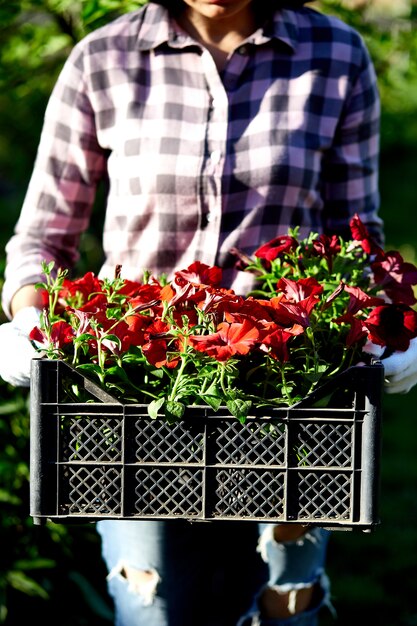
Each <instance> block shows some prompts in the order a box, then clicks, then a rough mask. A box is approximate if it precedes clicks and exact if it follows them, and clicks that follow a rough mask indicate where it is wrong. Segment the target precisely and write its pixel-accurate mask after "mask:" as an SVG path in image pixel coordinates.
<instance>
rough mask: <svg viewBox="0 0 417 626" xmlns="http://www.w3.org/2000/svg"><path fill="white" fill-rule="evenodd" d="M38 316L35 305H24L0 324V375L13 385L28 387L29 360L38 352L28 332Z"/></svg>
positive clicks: (36, 323)
mask: <svg viewBox="0 0 417 626" xmlns="http://www.w3.org/2000/svg"><path fill="white" fill-rule="evenodd" d="M40 316H41V311H40V310H39V309H37V308H36V307H34V306H29V307H24V308H23V309H20V311H18V312H17V313H16V315H15V316H14V318H13V320H12V321H11V322H6V323H5V324H1V325H0V376H1V377H2V378H3V380H5V381H6V382H7V383H10V384H11V385H13V386H14V387H29V383H30V367H31V361H32V359H33V357H34V356H36V355H37V354H38V352H37V351H36V349H35V348H34V347H33V346H32V344H31V342H30V340H29V333H30V331H31V330H32V328H34V326H38V325H39V320H40Z"/></svg>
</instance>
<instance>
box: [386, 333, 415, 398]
mask: <svg viewBox="0 0 417 626" xmlns="http://www.w3.org/2000/svg"><path fill="white" fill-rule="evenodd" d="M382 364H383V366H384V372H385V391H386V392H387V393H407V392H408V391H410V389H411V388H412V387H414V385H416V384H417V337H415V338H414V339H411V341H410V345H409V347H408V348H407V350H405V351H404V352H400V351H396V352H394V353H393V354H391V356H388V357H387V358H386V359H384V358H382Z"/></svg>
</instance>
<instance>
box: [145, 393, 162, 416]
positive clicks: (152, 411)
mask: <svg viewBox="0 0 417 626" xmlns="http://www.w3.org/2000/svg"><path fill="white" fill-rule="evenodd" d="M164 403H165V398H158V399H157V400H152V402H150V403H149V404H148V414H149V416H150V417H152V419H156V418H157V417H158V414H159V411H160V409H161V408H162V407H163V406H164Z"/></svg>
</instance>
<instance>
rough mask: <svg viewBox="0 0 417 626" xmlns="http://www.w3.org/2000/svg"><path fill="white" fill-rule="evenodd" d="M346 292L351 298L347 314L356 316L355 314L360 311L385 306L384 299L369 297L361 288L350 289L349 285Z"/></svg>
mask: <svg viewBox="0 0 417 626" xmlns="http://www.w3.org/2000/svg"><path fill="white" fill-rule="evenodd" d="M345 291H347V293H348V294H349V296H350V297H349V304H348V308H347V312H348V313H351V314H352V315H355V313H358V311H362V310H363V309H368V308H370V307H373V306H377V305H379V304H384V302H385V301H384V299H383V298H377V297H373V296H368V294H367V293H365V292H364V291H363V290H362V289H360V288H359V287H350V286H349V285H345Z"/></svg>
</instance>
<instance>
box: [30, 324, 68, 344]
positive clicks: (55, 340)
mask: <svg viewBox="0 0 417 626" xmlns="http://www.w3.org/2000/svg"><path fill="white" fill-rule="evenodd" d="M49 335H50V338H49V337H48V333H47V332H46V331H44V330H42V329H40V328H38V327H37V326H35V328H33V329H32V330H31V332H30V334H29V339H30V340H31V341H36V342H37V343H38V344H39V345H40V346H41V347H42V348H49V347H51V344H52V346H53V347H54V348H57V349H59V350H61V349H62V348H64V346H66V345H67V344H70V343H72V342H73V341H74V331H73V329H72V327H71V326H70V324H68V323H67V322H61V321H60V322H55V323H54V324H52V326H51V328H50V333H49Z"/></svg>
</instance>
